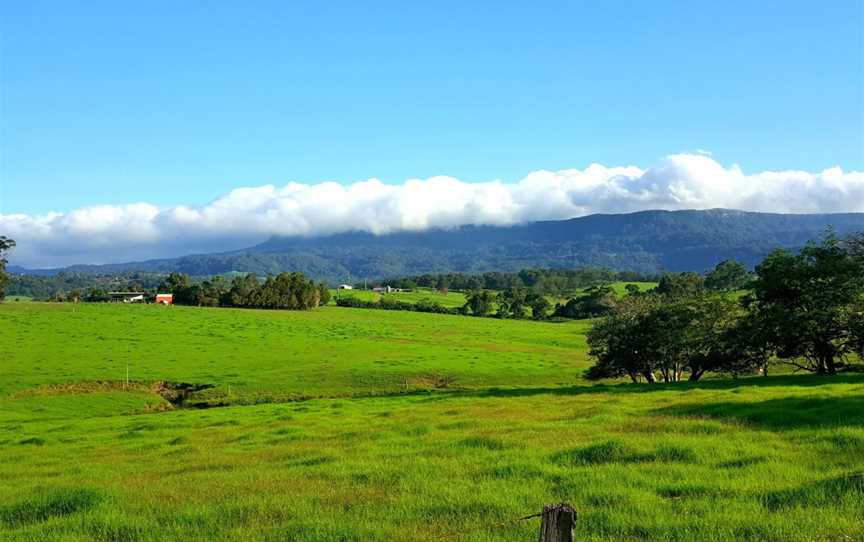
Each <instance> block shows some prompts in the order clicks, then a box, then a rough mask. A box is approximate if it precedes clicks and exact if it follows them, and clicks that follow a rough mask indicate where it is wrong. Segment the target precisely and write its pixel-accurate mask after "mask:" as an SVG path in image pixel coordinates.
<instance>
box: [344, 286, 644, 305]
mask: <svg viewBox="0 0 864 542" xmlns="http://www.w3.org/2000/svg"><path fill="white" fill-rule="evenodd" d="M631 284H632V285H634V286H637V287H638V288H639V290H640V291H643V292H644V291H647V290H650V289H652V288H654V287H655V286H657V283H656V282H613V283H612V284H610V285H609V286H610V287H611V288H612V290H613V291H614V292H615V293H616V294H617V295H619V296H623V295H624V294H626V293H627V290H626V288H627V286H628V285H631ZM587 290H588V288H583V289H581V290H578V291H576V292H573V294H572V295H570V296H564V297H554V296H549V301H550V302H551V303H552V304H553V305H554V304H556V303H566V302H567V301H568V300H569V299H570V297H572V296H573V295H581V294H584V293H585V292H586V291H587ZM330 294H331V295H332V296H333V299H332V301H331V302H330V304H331V305H335V304H336V297H338V296H346V297H356V298H358V299H362V300H364V301H378V300H379V299H381V297H382V295H383V296H386V297H387V298H388V299H393V300H396V301H404V302H406V303H417V302H418V301H421V300H423V299H427V300H430V301H435V302H437V303H438V304H440V305H442V306H444V307H449V308H458V307H461V306H462V305H464V304H465V293H464V292H455V291H454V292H448V293H446V294H442V293H440V292H438V291H436V290H431V289H428V288H418V289H416V290H412V291H410V292H391V293H389V294H379V293H376V292H373V291H371V290H330Z"/></svg>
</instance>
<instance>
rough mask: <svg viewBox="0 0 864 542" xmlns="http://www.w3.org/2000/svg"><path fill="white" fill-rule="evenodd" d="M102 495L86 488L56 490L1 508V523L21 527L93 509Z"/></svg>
mask: <svg viewBox="0 0 864 542" xmlns="http://www.w3.org/2000/svg"><path fill="white" fill-rule="evenodd" d="M102 498H103V496H102V493H100V492H98V491H95V490H92V489H86V488H70V489H55V490H53V491H50V492H47V493H41V494H38V495H35V496H33V497H30V498H28V499H26V500H23V501H21V502H18V503H15V504H10V505H7V506H3V507H2V508H0V523H2V524H4V525H6V526H9V527H13V528H15V527H20V526H23V525H30V524H33V523H39V522H42V521H46V520H48V519H50V518H52V517H60V516H68V515H70V514H74V513H76V512H82V511H84V510H89V509H90V508H93V507H94V506H96V505H97V504H99V502H101V501H102Z"/></svg>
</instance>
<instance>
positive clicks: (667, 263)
mask: <svg viewBox="0 0 864 542" xmlns="http://www.w3.org/2000/svg"><path fill="white" fill-rule="evenodd" d="M829 227H831V228H833V229H834V230H835V231H836V232H837V233H838V234H845V233H849V232H852V231H862V230H864V213H847V214H809V215H802V214H773V213H752V212H744V211H734V210H727V209H711V210H704V211H689V210H688V211H642V212H637V213H630V214H614V215H591V216H586V217H581V218H574V219H570V220H559V221H544V222H532V223H527V224H520V225H515V226H506V227H502V226H463V227H460V228H455V229H452V230H427V231H422V232H399V233H393V234H389V235H380V236H376V235H373V234H370V233H365V232H350V233H342V234H336V235H330V236H326V237H273V238H271V239H269V240H268V241H266V242H264V243H261V244H259V245H257V246H254V247H251V248H249V249H244V250H239V251H233V252H225V253H218V254H200V255H190V256H183V257H180V258H171V259H161V260H150V261H145V262H131V263H122V264H108V265H78V266H71V267H69V268H66V270H67V271H71V272H92V273H112V272H126V271H133V270H134V271H146V272H170V271H178V272H181V273H188V274H190V275H212V274H218V273H227V272H231V271H237V272H254V273H258V274H268V273H271V274H274V273H278V272H281V271H300V272H303V273H305V274H307V275H309V276H310V277H313V278H315V279H318V280H327V281H329V282H331V283H335V282H343V281H357V280H363V279H380V278H383V277H395V276H405V275H417V274H423V273H446V272H463V273H480V272H486V271H518V270H520V269H526V268H577V267H586V266H592V267H605V268H610V269H615V270H624V271H638V272H643V273H653V272H659V271H704V270H706V269H709V268H711V267H713V266H714V265H715V264H716V263H718V262H719V261H721V260H724V259H730V258H732V259H737V260H740V261H742V262H744V263H745V264H747V265H748V266H750V265H753V264H755V263H757V262H758V261H759V260H761V259H762V258H763V257H764V256H765V255H766V254H768V253H769V252H770V251H771V250H773V249H774V248H777V247H785V248H790V249H797V248H800V247H801V246H803V245H804V244H805V243H806V242H807V241H809V240H811V239H814V238H817V237H819V236H820V234H821V233H822V232H824V230H825V229H826V228H829ZM10 270H11V271H17V272H27V271H26V270H21V269H17V270H16V269H10Z"/></svg>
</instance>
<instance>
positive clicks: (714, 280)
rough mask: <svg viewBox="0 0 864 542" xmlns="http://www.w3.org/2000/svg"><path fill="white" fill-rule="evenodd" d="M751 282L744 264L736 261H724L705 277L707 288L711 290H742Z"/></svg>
mask: <svg viewBox="0 0 864 542" xmlns="http://www.w3.org/2000/svg"><path fill="white" fill-rule="evenodd" d="M749 280H750V273H748V272H747V268H746V267H744V264H743V263H741V262H739V261H736V260H724V261H722V262H720V263H718V264H717V265H716V266H715V267H714V269H712V270H711V271H709V272H708V273H707V274H706V275H705V287H706V288H708V289H709V290H720V291H722V290H740V289H741V288H744V287H745V286H746V285H747V282H748V281H749Z"/></svg>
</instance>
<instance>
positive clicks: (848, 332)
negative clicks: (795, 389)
mask: <svg viewBox="0 0 864 542" xmlns="http://www.w3.org/2000/svg"><path fill="white" fill-rule="evenodd" d="M862 296H864V258H862V257H861V256H860V255H859V254H857V253H856V252H855V250H854V249H853V248H851V247H850V245H849V244H848V243H846V242H844V241H843V240H841V239H839V238H838V237H836V236H835V235H833V234H832V233H829V234H827V235H826V236H825V237H824V238H823V239H822V241H821V242H819V243H809V244H807V246H805V247H804V248H803V249H801V251H800V252H799V253H797V254H793V253H791V252H788V251H786V250H777V251H775V252H772V253H771V254H770V255H769V256H768V257H766V258H765V260H763V262H762V263H761V264H759V265H758V266H756V279H755V280H754V282H753V297H752V299H751V300H750V303H749V306H750V309H751V310H752V311H753V314H754V317H756V318H757V319H758V320H759V321H760V322H761V327H762V329H763V330H764V331H765V334H764V337H765V339H766V340H767V341H769V342H770V344H771V345H772V346H773V347H774V348H775V349H776V352H777V355H778V357H780V358H782V359H785V360H787V361H788V362H789V363H792V364H794V365H795V366H797V367H799V368H802V369H806V370H809V371H813V372H816V373H819V374H828V375H832V374H835V373H836V372H837V369H838V366H839V365H840V364H842V362H843V359H844V358H845V357H846V356H847V355H848V354H849V353H850V352H853V351H854V350H855V348H856V337H855V333H854V329H855V326H856V325H857V324H856V322H857V318H858V316H857V315H858V314H859V312H860V306H861V299H862Z"/></svg>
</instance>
